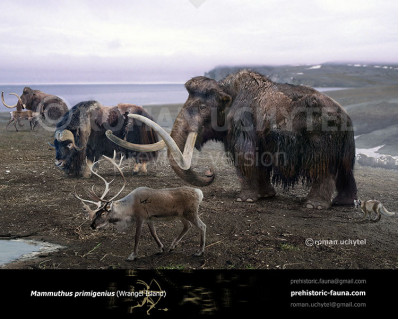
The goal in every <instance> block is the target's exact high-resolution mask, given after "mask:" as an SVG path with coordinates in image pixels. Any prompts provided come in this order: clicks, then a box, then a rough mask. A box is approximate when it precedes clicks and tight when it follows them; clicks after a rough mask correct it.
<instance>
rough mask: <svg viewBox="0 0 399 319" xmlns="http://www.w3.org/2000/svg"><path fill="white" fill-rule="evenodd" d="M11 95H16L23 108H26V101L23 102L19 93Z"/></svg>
mask: <svg viewBox="0 0 399 319" xmlns="http://www.w3.org/2000/svg"><path fill="white" fill-rule="evenodd" d="M10 95H15V96H16V97H17V98H18V102H19V103H21V105H22V108H24V109H26V105H25V104H24V102H22V100H21V98H20V97H19V95H18V94H17V93H10ZM17 104H18V103H17Z"/></svg>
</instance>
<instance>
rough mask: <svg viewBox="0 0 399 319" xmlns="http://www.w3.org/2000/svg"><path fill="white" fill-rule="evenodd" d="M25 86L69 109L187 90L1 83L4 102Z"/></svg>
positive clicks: (173, 96)
mask: <svg viewBox="0 0 399 319" xmlns="http://www.w3.org/2000/svg"><path fill="white" fill-rule="evenodd" d="M25 86H28V87H30V88H31V89H33V90H40V91H42V92H45V93H48V94H53V95H56V96H58V97H60V98H62V99H63V100H64V101H65V103H66V104H67V106H68V108H71V107H73V106H74V105H75V104H77V103H79V102H82V101H89V100H96V101H98V102H100V103H101V104H102V105H105V106H114V105H117V104H118V103H131V104H136V105H140V106H146V105H158V104H183V103H184V102H185V101H186V99H187V97H188V93H187V91H186V89H185V87H184V83H137V84H117V83H109V84H32V85H22V84H0V91H1V92H4V99H5V101H6V103H7V104H9V105H14V104H15V103H16V102H17V98H16V97H15V96H8V94H9V93H17V94H18V95H21V94H22V91H23V89H24V87H25ZM316 89H318V90H319V91H321V92H326V91H331V90H339V89H341V88H316ZM9 111H10V109H8V108H6V107H5V106H4V105H3V103H0V112H9Z"/></svg>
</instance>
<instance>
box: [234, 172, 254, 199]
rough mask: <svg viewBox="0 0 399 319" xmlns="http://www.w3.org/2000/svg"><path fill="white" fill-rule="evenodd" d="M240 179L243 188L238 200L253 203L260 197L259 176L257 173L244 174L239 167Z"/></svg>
mask: <svg viewBox="0 0 399 319" xmlns="http://www.w3.org/2000/svg"><path fill="white" fill-rule="evenodd" d="M237 175H238V179H239V180H240V184H241V190H240V193H239V194H238V196H237V202H249V203H253V202H255V201H257V199H258V177H257V176H256V174H248V175H249V176H247V175H244V174H243V173H242V172H241V170H240V169H239V168H237Z"/></svg>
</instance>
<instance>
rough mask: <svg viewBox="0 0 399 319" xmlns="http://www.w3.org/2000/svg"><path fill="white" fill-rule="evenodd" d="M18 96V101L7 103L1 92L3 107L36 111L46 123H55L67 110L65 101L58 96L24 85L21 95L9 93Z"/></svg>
mask: <svg viewBox="0 0 399 319" xmlns="http://www.w3.org/2000/svg"><path fill="white" fill-rule="evenodd" d="M10 94H11V95H15V96H16V97H17V98H18V102H17V103H16V104H14V105H8V104H7V103H6V102H5V101H4V97H3V94H2V95H1V99H2V102H3V104H4V106H5V107H8V108H17V111H22V110H23V109H26V110H30V111H32V112H36V113H38V114H39V115H40V116H41V118H42V119H43V120H45V121H46V124H50V125H51V124H54V125H55V124H56V123H57V122H58V121H59V120H60V119H61V117H62V116H63V115H64V114H65V113H66V112H67V111H68V107H67V105H66V104H65V102H64V101H63V100H62V99H61V98H59V97H58V96H55V95H51V94H47V93H44V92H42V91H39V90H32V89H31V88H29V87H25V88H24V90H23V92H22V95H21V96H18V94H16V93H10Z"/></svg>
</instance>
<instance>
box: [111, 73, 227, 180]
mask: <svg viewBox="0 0 399 319" xmlns="http://www.w3.org/2000/svg"><path fill="white" fill-rule="evenodd" d="M185 87H186V89H187V91H188V94H189V96H188V98H187V100H186V102H185V103H184V105H183V107H182V109H181V110H180V112H179V114H178V115H177V118H176V120H175V122H174V124H173V127H172V130H171V133H170V135H169V134H168V133H167V132H166V131H165V130H164V129H162V128H161V127H160V126H159V125H158V124H156V123H155V122H153V121H151V120H149V119H147V118H144V117H142V116H140V115H136V114H129V115H128V116H129V117H132V118H135V119H138V120H140V121H142V122H143V123H145V124H147V125H148V126H150V127H151V128H152V129H154V130H155V131H156V132H157V133H158V134H159V135H160V136H161V137H162V139H163V141H161V142H158V143H156V144H153V146H152V147H151V146H150V145H140V144H132V143H127V142H126V141H123V140H121V139H118V138H117V137H115V136H113V135H112V132H110V131H108V132H107V133H106V136H107V137H108V138H109V139H110V140H111V141H113V142H114V143H116V144H118V145H120V146H122V147H124V148H127V149H130V150H136V151H147V152H150V151H151V152H153V151H158V150H160V149H161V148H163V147H164V146H165V145H166V146H167V147H168V159H169V162H170V165H171V166H172V168H173V170H174V171H175V172H176V174H177V175H178V176H179V177H180V178H182V179H183V180H184V181H186V182H188V183H190V184H192V185H195V186H206V185H209V184H211V183H212V182H213V180H214V178H215V175H214V173H213V172H212V171H211V170H207V171H206V172H205V174H203V175H201V174H198V173H197V172H195V171H194V170H193V169H192V167H191V159H192V156H193V151H194V147H196V148H197V149H199V150H200V149H201V146H202V145H203V144H204V143H205V142H206V141H208V140H221V139H222V138H223V135H225V134H226V133H227V130H226V129H225V128H224V122H225V112H226V109H227V108H228V107H229V105H230V104H231V101H232V98H231V96H230V95H229V94H227V93H226V92H225V91H224V90H223V88H222V87H221V86H220V85H219V83H218V82H216V81H215V80H213V79H210V78H207V77H204V76H198V77H195V78H192V79H191V80H189V81H187V83H186V84H185ZM146 148H148V149H146Z"/></svg>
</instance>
